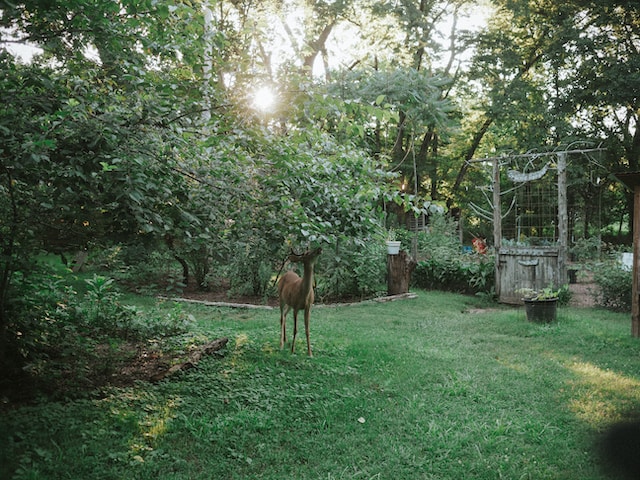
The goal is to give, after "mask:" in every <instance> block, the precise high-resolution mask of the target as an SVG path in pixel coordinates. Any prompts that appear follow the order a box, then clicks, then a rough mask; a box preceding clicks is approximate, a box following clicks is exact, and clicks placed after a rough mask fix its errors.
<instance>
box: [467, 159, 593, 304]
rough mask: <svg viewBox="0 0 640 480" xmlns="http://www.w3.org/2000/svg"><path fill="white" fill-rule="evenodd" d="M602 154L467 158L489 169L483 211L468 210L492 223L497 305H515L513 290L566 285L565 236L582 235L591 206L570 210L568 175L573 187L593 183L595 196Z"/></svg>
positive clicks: (517, 300)
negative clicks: (489, 178)
mask: <svg viewBox="0 0 640 480" xmlns="http://www.w3.org/2000/svg"><path fill="white" fill-rule="evenodd" d="M603 151H604V149H602V148H583V149H579V148H571V147H567V148H563V149H557V150H554V151H547V152H541V153H540V152H528V153H525V154H517V155H503V156H499V157H491V158H484V159H474V160H471V162H473V163H476V164H480V165H481V166H483V167H485V168H487V169H489V168H490V169H491V183H490V186H484V187H480V189H481V190H482V192H483V194H484V196H485V199H486V205H488V207H487V206H483V205H477V204H471V208H472V210H473V211H474V213H475V214H476V215H478V216H479V217H481V218H485V219H486V220H489V221H491V222H492V223H493V241H494V247H495V255H496V294H497V295H498V298H499V300H500V301H501V302H504V303H521V298H520V297H521V295H520V294H518V293H517V291H518V290H520V289H522V288H532V289H535V290H540V289H542V288H545V287H547V286H549V285H550V284H553V285H554V286H560V285H563V284H565V283H567V263H568V251H569V245H570V243H569V241H570V236H573V234H574V232H575V231H576V230H580V229H581V230H582V232H581V234H583V235H587V233H588V232H587V231H588V229H589V224H590V222H593V221H594V220H593V218H592V217H593V216H592V215H589V214H588V212H590V211H592V210H593V208H592V207H593V205H585V207H584V208H583V209H581V210H580V209H577V208H570V206H569V201H568V196H567V190H568V172H569V171H570V170H571V171H572V173H573V174H572V176H571V177H572V179H571V180H572V182H575V184H576V185H578V184H580V185H589V184H593V185H594V186H595V191H596V192H597V191H598V186H599V185H600V184H601V181H602V179H603V178H604V177H605V176H606V171H605V170H604V168H603V167H602V166H601V165H600V162H599V161H598V156H599V155H600V154H601V152H603ZM576 179H577V180H576ZM581 193H582V192H581ZM577 197H578V195H572V199H575V198H577ZM596 205H597V204H596ZM596 208H597V207H596ZM596 217H597V215H596ZM596 220H597V218H596Z"/></svg>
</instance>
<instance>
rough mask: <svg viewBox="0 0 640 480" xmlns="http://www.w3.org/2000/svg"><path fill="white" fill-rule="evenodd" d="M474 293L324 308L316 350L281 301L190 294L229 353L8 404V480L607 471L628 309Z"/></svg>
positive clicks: (635, 347) (0, 473) (639, 399)
mask: <svg viewBox="0 0 640 480" xmlns="http://www.w3.org/2000/svg"><path fill="white" fill-rule="evenodd" d="M475 303H477V300H475V299H474V298H470V297H464V296H460V295H455V294H447V293H440V292H419V294H418V298H417V299H414V300H405V301H399V302H392V303H386V304H366V305H361V306H350V307H318V308H315V309H314V311H313V312H312V317H311V325H312V331H311V340H312V344H313V347H314V355H315V357H314V358H313V359H309V358H307V357H306V356H305V355H304V353H303V352H304V351H305V350H306V349H305V348H304V346H305V345H304V331H303V329H302V330H301V331H299V334H298V342H299V343H298V346H297V351H298V352H299V353H297V354H296V355H291V354H290V352H289V351H288V350H285V351H282V352H281V351H280V350H279V348H278V346H279V321H278V315H279V312H278V311H277V310H272V311H262V310H256V311H247V310H230V309H220V308H211V307H202V306H196V305H185V307H184V308H185V309H187V310H188V311H189V312H190V313H192V314H193V315H194V316H195V317H196V318H197V319H198V324H197V327H196V332H194V333H195V334H197V335H198V336H199V337H201V338H203V339H209V340H212V339H214V338H217V337H223V336H226V337H229V339H230V340H229V343H228V345H227V348H226V350H225V351H224V356H223V357H222V358H216V357H209V358H206V359H204V360H202V361H201V362H200V364H199V365H198V367H197V368H195V369H192V370H189V371H187V372H185V373H180V374H178V375H176V376H173V377H171V378H170V379H168V380H166V381H163V382H160V383H158V384H149V383H146V382H140V383H138V384H136V385H135V386H133V387H126V388H110V389H105V390H102V391H100V392H93V393H91V394H90V395H88V396H87V397H86V398H83V399H76V400H69V401H66V402H46V401H43V402H41V403H39V404H36V405H31V406H23V407H20V408H14V409H11V410H4V411H2V413H1V416H0V445H2V448H1V449H0V478H12V477H14V476H15V478H31V479H57V478H69V479H76V478H77V479H80V478H100V479H124V478H127V479H129V478H135V479H152V478H153V479H159V478H162V479H165V478H171V479H199V478H203V479H209V478H216V479H243V478H265V479H284V478H296V479H320V478H325V479H352V478H358V479H360V478H366V479H370V478H379V479H400V478H412V479H414V478H415V479H462V478H464V479H496V478H508V479H520V478H532V479H580V480H588V479H602V478H607V477H605V476H604V475H603V474H602V472H601V469H600V468H599V466H598V461H597V458H596V455H595V453H594V443H595V441H596V438H597V436H598V433H599V432H600V431H602V429H603V428H604V427H606V426H607V425H608V424H609V423H610V422H612V421H615V420H619V419H623V418H627V417H629V416H631V415H633V412H634V409H635V408H637V407H638V406H639V405H640V388H639V387H640V342H638V341H637V340H635V339H633V338H631V337H630V333H629V332H630V318H629V315H624V314H613V313H609V312H605V311H602V310H596V309H576V308H561V309H560V310H559V320H558V322H557V323H555V324H553V325H534V324H530V323H527V321H526V319H525V315H524V311H523V310H522V309H513V308H501V307H498V308H492V309H487V310H482V309H480V310H477V309H476V308H477V305H475ZM167 308H169V307H167ZM289 322H291V319H290V320H289ZM288 331H289V332H291V331H292V329H291V328H289V329H288Z"/></svg>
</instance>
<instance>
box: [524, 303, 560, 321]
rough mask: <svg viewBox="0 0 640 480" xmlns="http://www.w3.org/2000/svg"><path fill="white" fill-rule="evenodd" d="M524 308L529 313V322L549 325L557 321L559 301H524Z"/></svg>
mask: <svg viewBox="0 0 640 480" xmlns="http://www.w3.org/2000/svg"><path fill="white" fill-rule="evenodd" d="M524 308H525V311H526V312H527V320H529V321H530V322H534V323H549V322H553V321H555V319H556V315H557V311H558V299H557V298H549V299H544V300H528V299H525V300H524Z"/></svg>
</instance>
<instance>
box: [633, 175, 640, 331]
mask: <svg viewBox="0 0 640 480" xmlns="http://www.w3.org/2000/svg"><path fill="white" fill-rule="evenodd" d="M639 237H640V184H637V183H636V185H635V187H634V189H633V286H632V288H631V295H632V297H631V335H633V336H634V337H636V338H638V337H640V298H639V297H638V295H640V292H638V288H639V287H640V281H639V280H640V279H638V275H639V274H640V272H639V271H638V268H639V267H640V238H639Z"/></svg>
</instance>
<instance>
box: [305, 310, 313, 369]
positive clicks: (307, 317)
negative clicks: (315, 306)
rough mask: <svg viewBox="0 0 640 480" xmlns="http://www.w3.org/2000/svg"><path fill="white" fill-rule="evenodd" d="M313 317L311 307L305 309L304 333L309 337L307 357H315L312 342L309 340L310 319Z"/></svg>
mask: <svg viewBox="0 0 640 480" xmlns="http://www.w3.org/2000/svg"><path fill="white" fill-rule="evenodd" d="M310 316H311V307H309V308H305V309H304V333H305V334H306V336H307V355H309V356H310V357H313V354H312V353H311V340H310V339H309V317H310Z"/></svg>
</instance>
